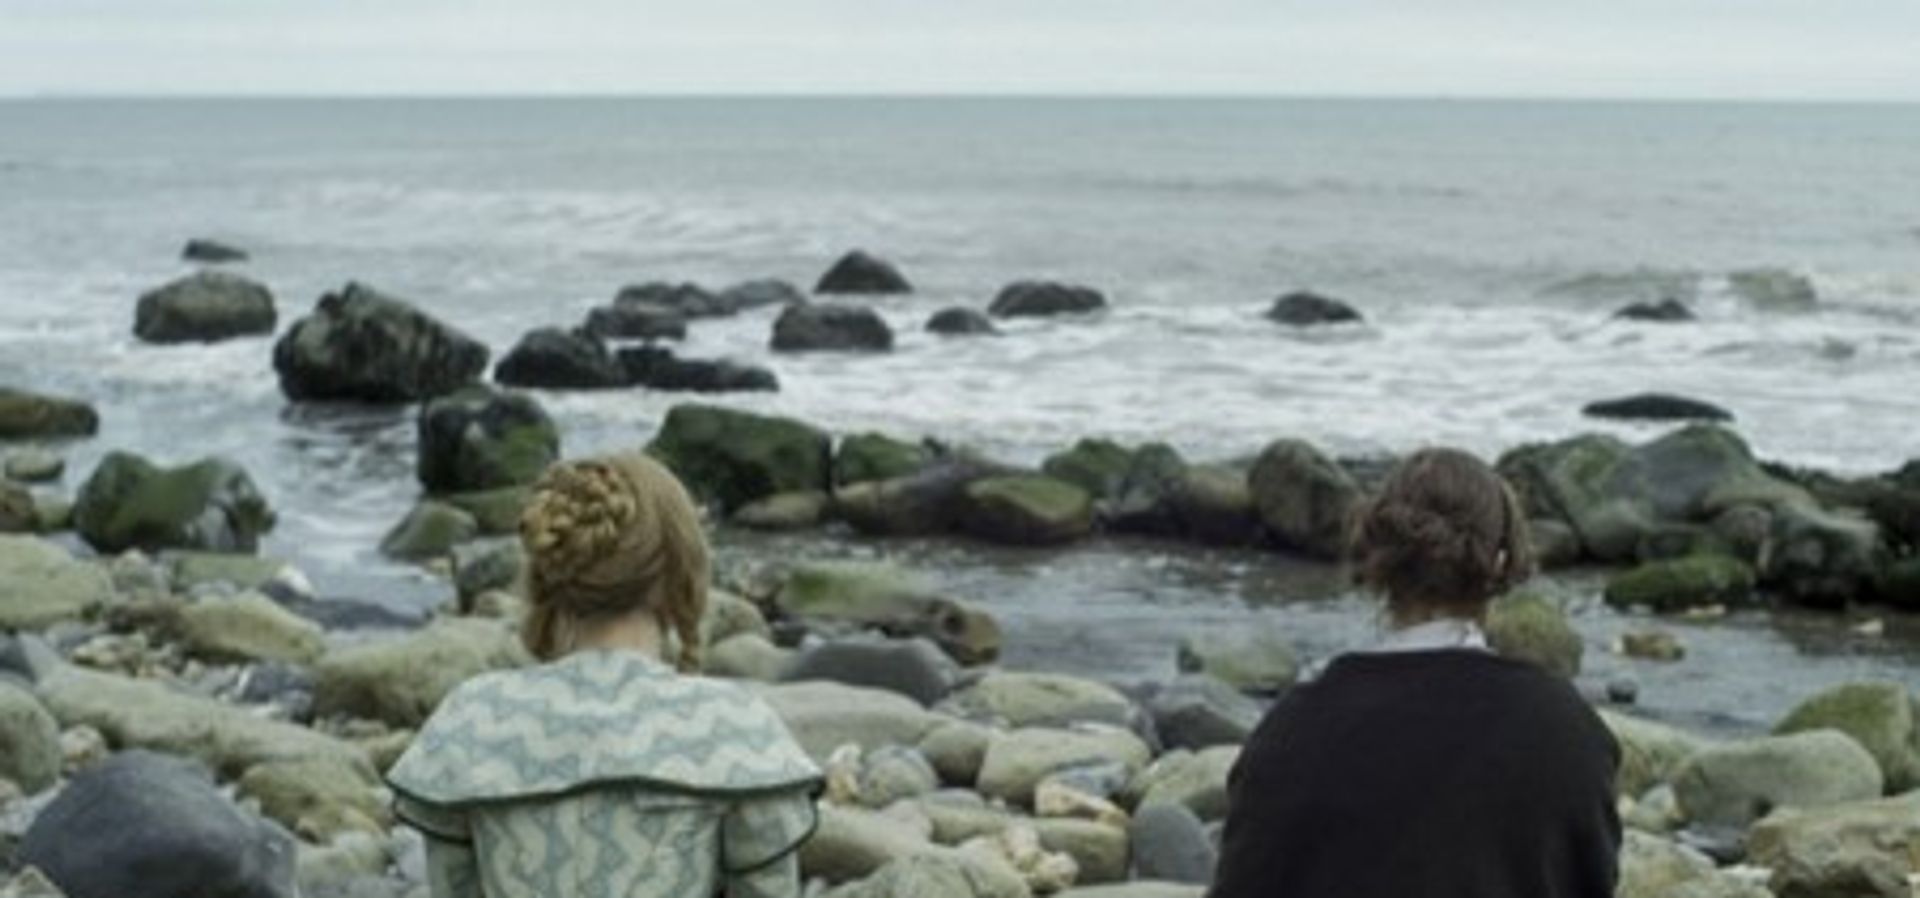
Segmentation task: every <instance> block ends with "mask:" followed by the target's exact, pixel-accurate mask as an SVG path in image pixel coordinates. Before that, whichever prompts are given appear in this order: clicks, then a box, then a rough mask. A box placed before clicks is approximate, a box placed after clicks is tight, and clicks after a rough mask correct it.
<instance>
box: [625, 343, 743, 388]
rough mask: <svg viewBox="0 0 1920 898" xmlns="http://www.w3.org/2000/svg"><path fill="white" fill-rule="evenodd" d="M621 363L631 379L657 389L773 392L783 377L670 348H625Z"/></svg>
mask: <svg viewBox="0 0 1920 898" xmlns="http://www.w3.org/2000/svg"><path fill="white" fill-rule="evenodd" d="M619 360H620V367H621V369H622V370H624V371H625V372H626V376H627V381H628V382H629V383H631V384H633V385H635V386H641V387H648V388H651V389H655V390H679V391H687V392H694V393H729V392H773V391H776V390H779V389H780V379H779V378H777V377H775V376H774V374H773V372H772V371H769V370H767V369H765V368H761V367H758V366H755V365H742V364H739V363H737V362H731V361H728V360H725V359H683V358H677V357H675V356H674V354H673V353H672V352H671V351H669V350H666V349H660V348H657V347H646V348H643V349H623V350H621V351H620V353H619Z"/></svg>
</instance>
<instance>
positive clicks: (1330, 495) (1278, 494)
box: [1247, 440, 1361, 558]
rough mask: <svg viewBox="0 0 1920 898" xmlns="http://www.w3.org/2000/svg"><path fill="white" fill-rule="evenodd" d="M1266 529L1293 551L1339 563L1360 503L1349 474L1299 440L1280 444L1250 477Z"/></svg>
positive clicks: (1265, 455) (1269, 450)
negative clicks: (1336, 559)
mask: <svg viewBox="0 0 1920 898" xmlns="http://www.w3.org/2000/svg"><path fill="white" fill-rule="evenodd" d="M1247 482H1248V486H1249V487H1250V488H1251V490H1252V492H1253V500H1254V504H1255V505H1256V506H1258V507H1259V509H1260V519H1261V520H1262V521H1264V522H1266V525H1267V529H1268V530H1270V531H1272V533H1273V535H1274V536H1275V537H1277V538H1279V539H1280V541H1281V542H1282V543H1283V544H1284V545H1286V546H1287V547H1289V548H1292V549H1294V550H1296V551H1299V552H1303V553H1305V554H1308V555H1313V556H1316V557H1320V558H1338V557H1340V556H1341V555H1342V554H1344V553H1345V551H1346V547H1347V530H1348V527H1349V526H1350V524H1351V522H1352V518H1353V514H1354V512H1355V510H1356V509H1357V508H1358V507H1359V505H1360V501H1361V493H1360V487H1359V486H1358V485H1357V484H1355V483H1354V482H1353V478H1352V477H1350V476H1348V474H1347V472H1346V470H1345V469H1344V468H1342V467H1340V466H1339V465H1337V464H1335V463H1334V462H1333V461H1332V460H1330V459H1328V458H1327V457H1326V456H1325V455H1322V454H1320V451H1319V450H1318V449H1315V448H1314V447H1313V446H1311V445H1309V444H1307V443H1305V442H1302V441H1300V440H1279V441H1276V442H1275V443H1273V444H1272V445H1269V446H1268V447H1267V448H1266V450H1265V451H1264V452H1262V453H1260V458H1259V460H1258V461H1256V462H1255V463H1254V466H1253V470H1252V471H1251V472H1249V473H1248V475H1247Z"/></svg>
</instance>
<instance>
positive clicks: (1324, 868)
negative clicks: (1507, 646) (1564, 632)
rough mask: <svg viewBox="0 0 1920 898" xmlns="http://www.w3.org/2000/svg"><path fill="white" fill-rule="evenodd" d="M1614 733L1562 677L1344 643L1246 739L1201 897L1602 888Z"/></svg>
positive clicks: (1609, 888) (1607, 862)
mask: <svg viewBox="0 0 1920 898" xmlns="http://www.w3.org/2000/svg"><path fill="white" fill-rule="evenodd" d="M1618 760H1619V747H1618V745H1617V744H1615V742H1614V740H1613V737H1612V735H1611V734H1610V733H1609V732H1608V731H1607V728H1606V726H1605V724H1603V723H1601V721H1600V719H1599V716H1598V715H1596V714H1595V713H1594V712H1593V709H1592V708H1590V707H1589V706H1588V705H1587V703H1586V702H1585V701H1584V700H1582V699H1581V698H1580V696H1579V695H1578V694H1577V693H1576V692H1574V690H1573V688H1572V687H1571V686H1570V685H1568V684H1567V683H1566V682H1564V681H1562V680H1560V679H1558V678H1556V677H1553V676H1551V675H1549V674H1547V673H1545V672H1544V671H1541V670H1539V669H1538V668H1535V667H1533V666H1532V665H1529V664H1525V663H1523V662H1519V661H1512V660H1508V659H1505V658H1501V657H1499V656H1497V655H1493V654H1490V653H1487V652H1481V651H1473V650H1467V649H1438V650H1431V651H1413V652H1396V653H1378V654H1353V655H1344V656H1341V657H1340V658H1338V659H1336V660H1335V661H1334V662H1333V663H1332V664H1331V665H1329V666H1328V668H1327V670H1326V671H1325V673H1323V674H1322V675H1321V676H1320V678H1319V679H1318V680H1316V681H1314V682H1313V683H1310V684H1307V685H1304V686H1301V687H1299V688H1296V689H1295V690H1294V691H1292V692H1291V693H1289V694H1288V695H1287V696H1286V697H1285V698H1284V699H1282V700H1281V701H1280V702H1279V704H1277V705H1275V706H1274V708H1273V710H1272V711H1270V712H1269V713H1268V714H1267V716H1266V719H1265V720H1263V721H1261V723H1260V727H1259V728H1258V729H1257V730H1255V731H1254V733H1253V736H1252V737H1251V738H1250V739H1249V740H1248V742H1247V745H1246V748H1245V749H1244V750H1243V751H1242V753H1241V755H1240V761H1239V763H1238V764H1237V765H1236V766H1235V767H1234V770H1233V774H1232V779H1231V781H1230V786H1229V794H1230V796H1231V800H1232V803H1231V806H1230V809H1229V812H1228V814H1227V822H1226V832H1225V836H1224V840H1223V843H1222V845H1221V857H1220V868H1219V871H1218V873H1217V875H1216V878H1215V885H1214V887H1213V891H1212V892H1210V893H1209V894H1210V895H1211V896H1212V898H1256V896H1258V898H1267V896H1273V898H1613V893H1614V885H1615V881H1616V879H1617V855H1618V851H1619V847H1620V820H1619V816H1618V814H1617V812H1616V810H1615V805H1614V794H1613V778H1614V771H1615V768H1616V767H1617V765H1618Z"/></svg>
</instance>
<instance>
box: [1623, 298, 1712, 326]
mask: <svg viewBox="0 0 1920 898" xmlns="http://www.w3.org/2000/svg"><path fill="white" fill-rule="evenodd" d="M1613 317H1614V318H1615V319H1617V320H1621V321H1650V322H1655V323H1662V324H1673V323H1677V322H1682V321H1695V320H1698V318H1699V316H1697V315H1695V314H1694V313H1693V308H1692V307H1691V306H1688V305H1687V304H1686V303H1684V302H1681V301H1680V300H1677V299H1674V298H1672V297H1668V298H1666V299H1663V300H1660V301H1659V302H1636V303H1633V304H1632V305H1628V306H1625V307H1622V308H1621V309H1620V311H1618V312H1615V313H1613Z"/></svg>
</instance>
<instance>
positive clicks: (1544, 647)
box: [1486, 593, 1586, 679]
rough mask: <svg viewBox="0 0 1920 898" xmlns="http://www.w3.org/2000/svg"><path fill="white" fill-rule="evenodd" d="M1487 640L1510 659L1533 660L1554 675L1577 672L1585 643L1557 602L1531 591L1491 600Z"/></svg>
mask: <svg viewBox="0 0 1920 898" xmlns="http://www.w3.org/2000/svg"><path fill="white" fill-rule="evenodd" d="M1486 630H1487V642H1488V643H1490V644H1491V645H1492V646H1493V649H1494V651H1497V652H1499V653H1500V654H1502V655H1505V656H1507V657H1509V658H1518V659H1520V660H1522V661H1528V662H1532V663H1533V664H1536V665H1538V666H1539V667H1541V668H1542V669H1544V670H1546V671H1548V672H1549V673H1552V674H1555V675H1556V676H1561V677H1566V678H1567V679H1572V678H1574V677H1576V676H1578V675H1579V674H1580V659H1581V656H1582V655H1584V654H1585V653H1586V645H1585V644H1584V643H1583V642H1581V641H1580V634H1579V633H1577V632H1575V631H1574V629H1573V625H1572V624H1570V623H1568V622H1567V612H1566V611H1565V610H1564V609H1562V608H1561V607H1560V606H1559V605H1558V604H1556V603H1554V602H1551V601H1548V600H1547V599H1546V598H1545V597H1543V596H1539V595H1536V594H1533V593H1515V594H1513V595H1508V596H1502V597H1501V598H1499V599H1496V600H1494V602H1493V604H1492V605H1491V606H1490V607H1489V608H1488V610H1487V622H1486Z"/></svg>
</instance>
